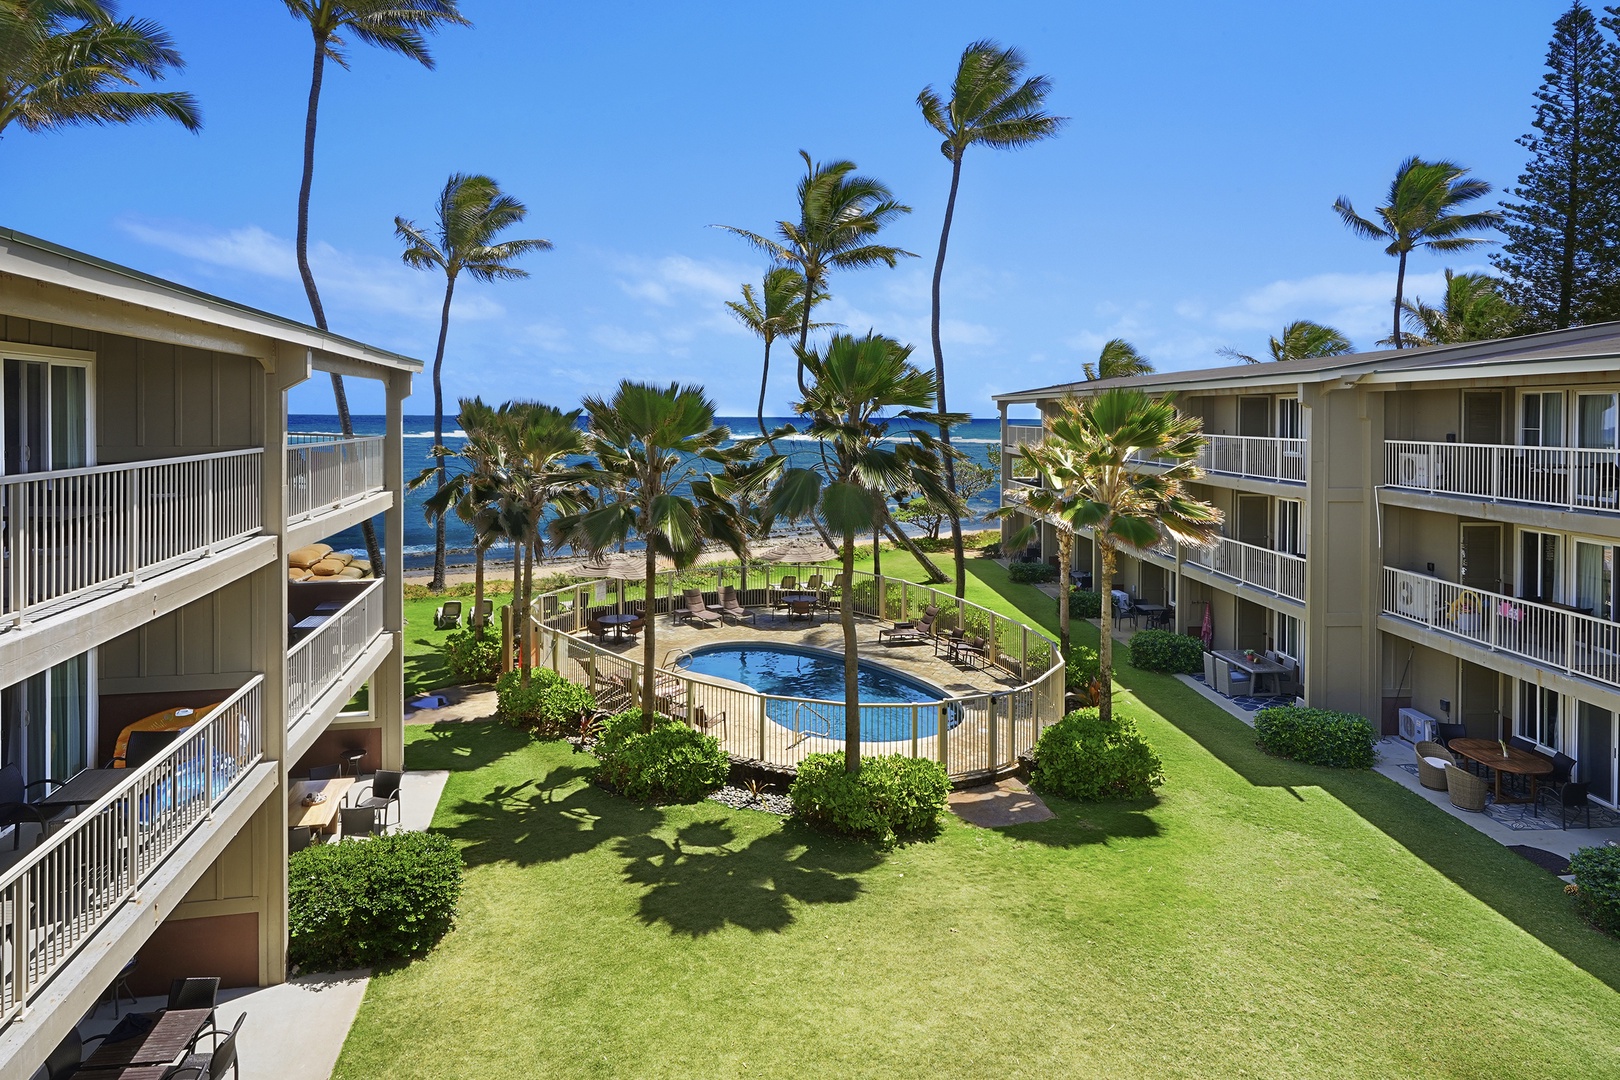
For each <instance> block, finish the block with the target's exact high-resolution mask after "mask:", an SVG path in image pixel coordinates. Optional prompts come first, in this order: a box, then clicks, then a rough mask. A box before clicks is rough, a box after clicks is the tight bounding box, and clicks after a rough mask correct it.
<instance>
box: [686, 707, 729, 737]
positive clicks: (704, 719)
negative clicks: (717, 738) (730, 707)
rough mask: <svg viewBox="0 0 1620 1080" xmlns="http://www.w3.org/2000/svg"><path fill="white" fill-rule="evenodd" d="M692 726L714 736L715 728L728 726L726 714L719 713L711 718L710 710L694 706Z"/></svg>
mask: <svg viewBox="0 0 1620 1080" xmlns="http://www.w3.org/2000/svg"><path fill="white" fill-rule="evenodd" d="M692 726H694V727H696V728H697V729H698V730H699V731H701V732H702V733H703V734H705V735H712V734H713V733H714V729H715V728H718V727H725V726H726V714H725V713H724V712H717V713H715V714H714V715H713V716H710V715H709V713H708V710H706V709H705V708H704V707H703V706H701V705H697V706H694V707H693V709H692Z"/></svg>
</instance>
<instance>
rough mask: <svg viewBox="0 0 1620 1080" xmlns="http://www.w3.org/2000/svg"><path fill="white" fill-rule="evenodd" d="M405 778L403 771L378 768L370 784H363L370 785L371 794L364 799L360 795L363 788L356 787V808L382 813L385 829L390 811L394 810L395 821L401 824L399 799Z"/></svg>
mask: <svg viewBox="0 0 1620 1080" xmlns="http://www.w3.org/2000/svg"><path fill="white" fill-rule="evenodd" d="M404 780H405V774H404V773H402V772H392V771H390V770H388V769H380V770H378V772H377V774H376V775H375V776H373V777H372V778H371V781H370V783H369V785H362V787H366V786H369V787H370V789H371V794H370V795H368V796H366V797H365V798H364V799H362V798H361V797H360V790H361V788H356V789H355V793H354V806H355V809H358V810H370V811H371V812H372V813H380V814H381V815H382V825H383V828H384V829H385V830H386V829H387V828H388V812H389V811H390V810H392V811H393V812H394V823H395V824H396V825H397V824H399V822H400V818H401V814H402V810H401V807H400V801H399V786H400V784H401V783H403V782H404Z"/></svg>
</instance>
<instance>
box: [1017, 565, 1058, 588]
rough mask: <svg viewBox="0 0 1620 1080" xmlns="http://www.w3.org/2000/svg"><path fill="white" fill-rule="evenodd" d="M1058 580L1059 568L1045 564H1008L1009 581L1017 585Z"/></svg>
mask: <svg viewBox="0 0 1620 1080" xmlns="http://www.w3.org/2000/svg"><path fill="white" fill-rule="evenodd" d="M1056 578H1057V567H1055V566H1053V565H1052V564H1051V563H1043V562H1015V563H1008V564H1007V580H1008V581H1011V582H1013V583H1014V584H1017V585H1035V584H1039V583H1041V582H1044V581H1053V580H1055V579H1056Z"/></svg>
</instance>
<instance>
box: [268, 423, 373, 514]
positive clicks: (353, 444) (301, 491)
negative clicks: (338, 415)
mask: <svg viewBox="0 0 1620 1080" xmlns="http://www.w3.org/2000/svg"><path fill="white" fill-rule="evenodd" d="M287 441H288V446H287V520H288V521H302V520H303V519H304V518H307V517H311V516H313V515H315V514H320V513H324V512H326V511H327V510H331V509H335V508H337V507H339V506H342V505H343V504H345V503H348V502H353V501H354V500H355V499H358V498H360V497H361V496H362V495H369V494H371V493H372V492H374V491H381V490H382V486H383V443H384V441H385V440H384V437H383V436H381V435H364V436H359V437H357V438H353V439H334V438H330V437H328V436H307V435H288V436H287Z"/></svg>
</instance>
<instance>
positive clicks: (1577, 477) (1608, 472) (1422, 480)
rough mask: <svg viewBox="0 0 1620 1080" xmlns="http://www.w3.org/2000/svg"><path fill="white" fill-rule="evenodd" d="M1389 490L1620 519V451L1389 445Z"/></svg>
mask: <svg viewBox="0 0 1620 1080" xmlns="http://www.w3.org/2000/svg"><path fill="white" fill-rule="evenodd" d="M1384 484H1385V486H1386V487H1392V488H1402V489H1404V490H1407V491H1423V492H1428V493H1429V494H1431V495H1462V496H1466V497H1468V498H1475V499H1490V500H1494V501H1501V502H1519V503H1530V504H1532V505H1535V506H1547V507H1552V508H1555V509H1559V510H1586V511H1593V512H1597V513H1604V514H1616V513H1620V450H1583V449H1578V448H1576V447H1568V446H1499V445H1495V444H1487V443H1432V442H1409V441H1406V440H1394V439H1391V440H1386V441H1385V443H1384Z"/></svg>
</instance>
